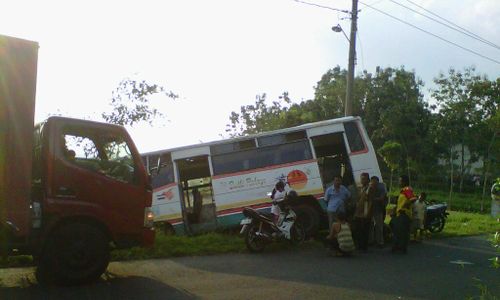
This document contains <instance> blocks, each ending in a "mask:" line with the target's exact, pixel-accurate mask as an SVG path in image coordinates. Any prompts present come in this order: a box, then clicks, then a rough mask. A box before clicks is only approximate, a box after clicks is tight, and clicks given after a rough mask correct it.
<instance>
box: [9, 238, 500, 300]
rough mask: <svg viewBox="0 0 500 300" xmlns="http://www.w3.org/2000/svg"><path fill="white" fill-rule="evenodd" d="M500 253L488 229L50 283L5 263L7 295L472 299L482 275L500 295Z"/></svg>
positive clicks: (150, 265)
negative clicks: (404, 245) (340, 251)
mask: <svg viewBox="0 0 500 300" xmlns="http://www.w3.org/2000/svg"><path fill="white" fill-rule="evenodd" d="M494 255H495V252H494V250H493V249H492V248H491V246H489V244H488V243H487V241H486V240H485V237H484V236H483V237H468V238H454V239H443V240H435V241H426V242H424V243H422V244H414V245H411V247H410V250H409V253H408V254H407V255H392V254H391V253H390V251H389V250H388V249H384V250H376V249H373V250H369V251H368V252H367V253H359V254H357V255H355V256H354V257H350V258H338V257H329V256H328V255H327V251H326V250H325V249H319V248H317V247H306V249H294V250H284V251H279V252H276V251H273V252H267V253H266V252H264V253H262V254H258V255H253V254H230V255H215V256H200V257H181V258H173V259H158V260H146V261H132V262H114V263H111V265H110V267H109V269H108V273H107V274H106V276H103V279H102V280H101V281H100V282H98V283H96V284H92V285H87V286H79V287H49V288H45V287H42V286H39V285H38V284H37V283H36V280H35V279H34V275H33V268H18V269H0V299H2V300H3V299H16V300H18V299H92V300H96V299H113V300H122V299H265V298H271V299H361V298H363V299H465V298H467V297H468V296H478V295H479V294H480V292H479V289H478V288H477V286H476V284H477V281H476V280H475V279H474V278H476V279H478V280H481V282H482V283H483V284H485V285H486V286H488V288H489V290H490V293H491V294H493V295H496V296H497V297H498V295H500V270H495V269H493V268H491V267H490V264H491V262H490V261H489V258H491V257H492V256H494Z"/></svg>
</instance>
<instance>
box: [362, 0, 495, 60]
mask: <svg viewBox="0 0 500 300" xmlns="http://www.w3.org/2000/svg"><path fill="white" fill-rule="evenodd" d="M359 3H361V4H363V5H365V6H367V7H369V8H371V9H373V10H375V11H377V12H379V13H381V14H384V15H386V16H388V17H390V18H393V19H395V20H397V21H399V22H401V23H404V24H406V25H408V26H410V27H413V28H415V29H417V30H420V31H422V32H424V33H427V34H429V35H432V36H433V37H435V38H437V39H440V40H442V41H444V42H447V43H449V44H451V45H453V46H455V47H458V48H460V49H462V50H465V51H467V52H470V53H472V54H475V55H477V56H480V57H482V58H484V59H487V60H489V61H492V62H494V63H497V64H499V65H500V61H498V60H496V59H493V58H490V57H488V56H486V55H483V54H481V53H479V52H476V51H474V50H471V49H469V48H466V47H463V46H461V45H459V44H457V43H455V42H452V41H450V40H447V39H445V38H443V37H441V36H439V35H437V34H434V33H432V32H430V31H427V30H425V29H422V28H420V27H418V26H415V25H413V24H411V23H409V22H406V21H404V20H402V19H400V18H398V17H395V16H393V15H391V14H388V13H386V12H384V11H382V10H380V9H378V8H375V7H373V6H371V5H369V4H366V3H363V2H361V1H359Z"/></svg>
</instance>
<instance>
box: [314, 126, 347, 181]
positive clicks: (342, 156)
mask: <svg viewBox="0 0 500 300" xmlns="http://www.w3.org/2000/svg"><path fill="white" fill-rule="evenodd" d="M311 140H312V143H313V146H314V152H315V153H316V159H317V161H318V167H319V170H320V174H321V180H322V182H323V188H326V187H327V186H330V185H331V184H332V182H333V177H334V176H338V175H340V176H342V178H343V184H344V185H345V186H346V187H347V186H349V185H352V184H353V183H354V178H353V174H352V168H351V163H350V160H349V156H348V154H347V150H346V143H345V142H344V134H343V132H335V133H329V134H323V135H318V136H313V137H312V138H311Z"/></svg>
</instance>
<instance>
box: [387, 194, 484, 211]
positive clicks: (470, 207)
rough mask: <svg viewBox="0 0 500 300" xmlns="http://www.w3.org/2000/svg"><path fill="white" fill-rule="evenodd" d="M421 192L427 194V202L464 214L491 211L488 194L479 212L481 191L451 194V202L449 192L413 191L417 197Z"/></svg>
mask: <svg viewBox="0 0 500 300" xmlns="http://www.w3.org/2000/svg"><path fill="white" fill-rule="evenodd" d="M421 192H425V193H426V194H427V200H430V201H434V202H436V203H447V204H448V208H451V209H453V210H457V211H465V212H478V213H490V211H491V197H490V196H489V193H487V195H486V196H485V198H484V199H483V210H482V211H481V193H482V191H480V190H476V192H475V193H471V192H462V193H460V192H458V191H455V192H454V193H453V194H452V197H451V201H450V198H449V192H446V191H442V190H436V189H415V193H416V194H417V195H419V194H420V193H421ZM391 195H392V196H396V197H397V195H398V191H397V190H393V192H392V193H391Z"/></svg>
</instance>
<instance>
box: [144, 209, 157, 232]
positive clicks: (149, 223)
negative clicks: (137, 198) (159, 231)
mask: <svg viewBox="0 0 500 300" xmlns="http://www.w3.org/2000/svg"><path fill="white" fill-rule="evenodd" d="M154 219H155V214H154V213H153V211H152V210H151V207H146V208H144V227H147V228H151V227H153V223H154Z"/></svg>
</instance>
